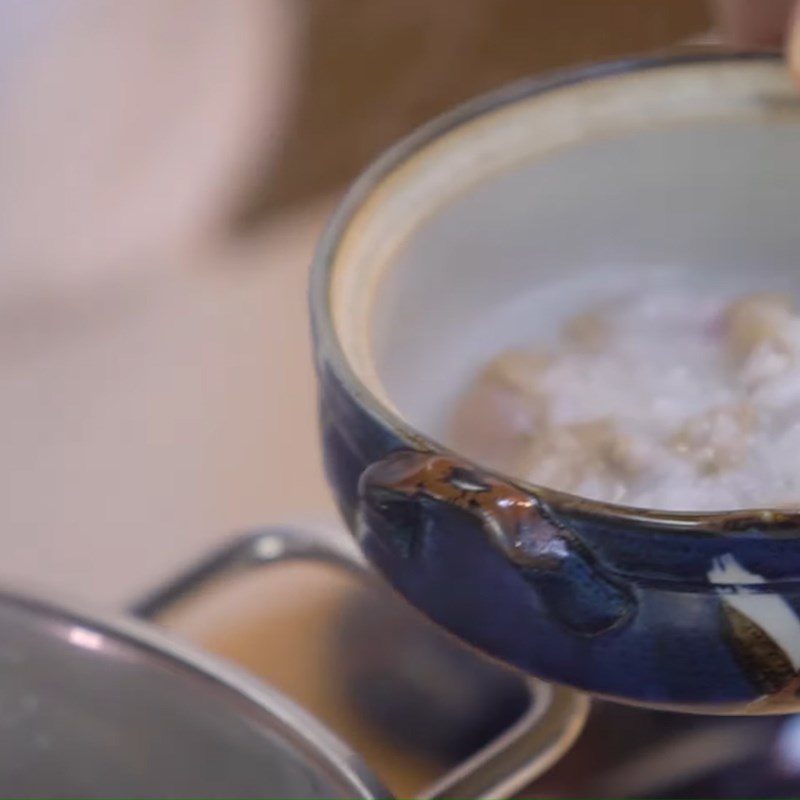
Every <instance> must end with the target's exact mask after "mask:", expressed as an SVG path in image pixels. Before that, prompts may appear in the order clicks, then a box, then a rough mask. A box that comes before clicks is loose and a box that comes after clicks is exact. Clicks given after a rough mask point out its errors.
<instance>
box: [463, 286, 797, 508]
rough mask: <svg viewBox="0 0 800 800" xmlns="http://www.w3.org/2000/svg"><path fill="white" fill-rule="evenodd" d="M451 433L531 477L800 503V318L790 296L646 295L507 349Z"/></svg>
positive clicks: (700, 501)
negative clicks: (541, 340)
mask: <svg viewBox="0 0 800 800" xmlns="http://www.w3.org/2000/svg"><path fill="white" fill-rule="evenodd" d="M449 441H450V443H451V444H452V445H454V446H455V447H457V448H458V449H460V450H461V451H462V452H464V453H465V454H466V455H468V456H470V457H471V458H475V459H476V460H480V461H481V462H483V463H487V464H489V465H490V466H492V467H494V468H496V469H499V470H502V471H504V472H507V473H509V474H512V475H515V476H517V477H519V478H522V479H524V480H526V481H529V482H532V483H535V484H539V485H543V486H549V487H552V488H556V489H562V490H565V491H568V492H572V493H574V494H579V495H583V496H585V497H589V498H593V499H598V500H606V501H610V502H615V503H623V504H626V505H631V506H640V507H650V508H661V509H673V510H678V509H680V510H698V511H699V510H722V509H735V508H748V507H765V506H775V507H800V469H799V468H798V467H799V466H800V455H798V454H800V316H798V315H797V314H796V311H795V308H794V306H793V302H792V300H791V299H790V298H789V297H788V296H784V295H780V294H751V295H747V296H742V297H737V298H733V299H728V300H725V301H722V300H719V299H718V297H710V296H704V295H703V293H698V292H692V291H690V290H688V289H687V290H680V289H670V290H668V291H662V292H657V293H646V292H642V293H641V294H639V295H628V296H626V297H624V298H618V299H615V300H611V301H607V302H603V303H602V304H599V305H597V306H595V307H588V308H585V309H583V310H582V311H581V313H579V314H578V315H576V316H574V317H573V318H572V319H570V320H568V321H567V322H566V323H565V324H564V326H563V328H562V330H561V331H560V335H559V336H558V338H557V340H556V341H555V342H554V343H552V344H549V345H547V346H542V347H537V346H535V345H531V346H530V347H523V348H519V349H514V350H510V351H507V352H504V353H501V354H500V355H499V356H497V357H496V358H494V359H492V360H491V361H490V362H489V363H488V364H486V365H485V367H484V368H483V369H482V370H481V372H480V374H479V375H477V376H475V378H474V380H473V381H472V382H471V384H470V386H469V387H468V389H467V390H466V391H465V393H464V394H463V395H462V396H461V397H460V399H459V401H458V403H457V408H456V413H455V414H454V416H453V422H452V426H451V429H450V431H449Z"/></svg>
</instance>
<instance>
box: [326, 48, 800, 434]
mask: <svg viewBox="0 0 800 800" xmlns="http://www.w3.org/2000/svg"><path fill="white" fill-rule="evenodd" d="M484 105H487V103H484ZM488 105H489V106H490V107H489V108H488V110H485V112H484V113H479V114H477V115H476V114H474V112H470V111H464V112H461V120H459V118H458V112H457V115H456V118H451V119H450V120H449V121H448V122H445V123H440V127H441V128H444V131H443V132H437V131H435V127H436V124H434V126H433V128H431V129H429V130H428V131H423V132H421V133H420V134H418V136H417V137H416V141H412V142H409V143H407V144H406V145H404V146H401V153H400V157H399V159H400V160H399V163H398V164H397V166H396V168H393V169H392V170H390V171H389V173H388V176H386V177H383V178H382V179H381V180H380V181H378V182H377V184H376V185H375V186H374V188H372V189H371V190H370V193H369V195H368V197H367V199H366V201H365V202H363V203H362V204H361V205H360V207H359V210H358V211H357V213H356V214H355V217H354V219H353V220H352V222H351V224H350V225H349V226H348V228H347V231H346V233H345V235H344V237H343V239H342V241H341V243H340V246H339V248H338V249H337V252H336V258H335V263H334V266H333V272H332V284H331V287H332V294H331V298H332V313H333V319H334V324H335V327H336V332H337V335H338V338H339V340H340V342H341V344H342V346H343V349H344V351H345V355H346V357H347V359H348V361H349V363H350V365H351V367H352V368H353V370H354V371H355V373H356V375H357V376H358V377H359V378H360V379H361V381H362V382H364V383H365V384H366V386H367V387H368V388H369V390H370V391H371V392H372V393H373V394H374V395H376V396H377V397H378V398H379V399H380V400H381V401H382V402H383V403H384V404H386V405H387V406H388V407H390V408H391V409H392V410H393V411H394V412H395V413H397V414H399V415H400V416H401V417H402V418H404V419H405V420H406V421H407V422H408V423H409V424H410V425H411V426H412V427H414V428H416V429H417V430H419V431H421V432H423V433H425V434H428V435H430V436H432V437H434V438H436V439H438V440H440V441H444V442H445V443H446V422H447V419H448V412H449V409H450V408H451V407H452V403H453V401H454V399H455V397H456V395H457V393H458V392H460V391H461V390H462V389H463V387H464V385H465V383H466V381H467V380H469V378H470V377H471V376H472V375H473V374H474V371H475V370H476V369H477V368H478V367H479V365H480V364H482V363H483V362H485V361H486V360H487V359H488V358H489V357H491V356H492V355H494V354H495V353H497V352H498V351H500V350H501V349H503V348H505V347H507V346H511V345H514V344H519V343H526V342H531V341H536V340H538V339H547V338H548V337H550V336H552V335H553V332H554V331H555V330H556V329H557V327H558V323H559V321H560V320H561V319H563V318H564V316H565V315H567V314H569V313H575V311H577V310H579V309H580V307H581V306H583V305H586V304H588V303H590V302H594V301H596V300H598V299H601V298H603V297H604V296H611V295H613V294H616V293H618V292H619V291H620V290H621V289H622V288H624V287H625V286H626V285H635V286H648V285H649V284H652V286H653V287H654V290H657V289H658V286H661V285H664V284H665V283H669V282H672V281H685V282H689V283H690V285H697V286H702V287H703V288H706V289H709V290H711V291H720V292H723V291H724V292H726V293H736V292H741V291H744V290H746V289H750V288H770V287H772V288H779V289H782V290H784V291H785V290H789V291H796V292H797V293H798V294H800V228H798V220H799V219H800V217H798V213H799V212H800V102H798V100H797V98H796V96H795V89H794V88H793V87H792V85H791V83H790V81H789V78H788V76H787V75H786V73H785V70H784V68H783V66H782V64H781V63H780V62H779V61H776V60H771V59H756V60H753V59H733V58H732V59H729V60H712V61H701V62H693V63H692V62H690V63H686V62H677V63H668V64H665V65H662V66H657V67H651V68H648V69H645V70H633V71H626V72H622V73H617V74H607V75H601V76H599V77H593V78H590V79H588V80H585V81H580V82H577V83H563V84H562V85H557V86H555V88H551V89H548V90H547V91H543V92H538V93H537V92H534V93H528V94H527V95H525V94H523V95H522V96H520V97H517V98H516V99H514V100H513V101H511V102H507V103H500V104H495V105H494V107H491V106H492V104H491V103H488ZM454 123H457V124H454ZM434 134H435V135H434ZM391 158H392V157H391V156H390V160H391ZM394 158H395V159H397V158H398V156H395V157H394Z"/></svg>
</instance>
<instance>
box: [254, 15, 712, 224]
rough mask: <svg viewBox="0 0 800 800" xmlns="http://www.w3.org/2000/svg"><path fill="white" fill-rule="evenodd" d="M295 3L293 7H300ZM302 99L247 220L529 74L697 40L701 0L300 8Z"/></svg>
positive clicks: (703, 22)
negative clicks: (466, 102)
mask: <svg viewBox="0 0 800 800" xmlns="http://www.w3.org/2000/svg"><path fill="white" fill-rule="evenodd" d="M297 3H298V5H300V4H301V0H297ZM302 5H303V9H304V12H305V17H304V19H305V22H304V26H303V28H304V45H303V55H302V58H301V66H300V70H301V74H300V82H299V97H298V98H297V99H296V101H295V107H294V112H293V114H292V116H291V122H290V124H289V126H288V134H287V135H286V137H285V139H284V142H283V147H282V151H281V153H280V157H279V160H278V169H277V173H273V174H272V175H271V176H270V182H269V187H268V188H265V189H264V190H263V191H262V192H261V193H260V194H259V195H258V196H257V197H256V198H255V199H254V203H253V207H252V208H251V209H250V214H255V213H256V212H263V211H264V210H265V209H274V208H277V207H282V206H286V205H296V204H299V203H303V202H305V201H306V200H307V199H308V198H309V197H313V196H315V195H317V194H320V193H325V192H328V191H331V190H335V189H337V188H339V187H341V186H342V185H343V184H345V183H346V182H347V181H349V180H351V179H352V177H353V176H354V175H355V174H356V173H357V172H359V171H360V170H361V169H362V168H363V167H364V166H365V164H366V163H368V162H369V161H370V160H371V159H373V158H374V157H375V156H376V154H377V153H379V152H380V151H381V150H383V149H384V148H386V147H387V146H388V145H389V144H391V143H392V142H393V141H394V140H396V139H397V138H399V137H400V136H403V135H405V134H406V133H408V132H409V131H410V130H412V129H413V128H415V127H416V126H417V125H419V124H420V123H422V122H424V121H426V120H427V119H429V118H431V117H432V116H434V115H436V114H439V113H440V112H442V111H444V110H446V109H448V108H450V107H452V106H453V105H455V104H457V103H460V102H462V101H463V100H466V99H468V98H470V97H472V96H474V95H476V94H479V93H481V92H486V91H488V90H490V89H493V88H496V87H498V86H501V85H502V84H504V83H507V82H509V81H512V80H516V79H518V78H520V77H523V76H526V75H532V74H536V73H541V72H543V71H545V70H552V69H556V68H561V67H565V66H571V65H575V64H578V63H584V62H590V61H597V60H600V59H609V58H616V57H620V56H623V55H629V54H633V53H644V52H648V51H652V50H655V49H658V48H663V47H666V46H670V45H672V44H673V43H675V42H676V41H679V40H682V39H685V38H686V37H689V36H694V35H696V34H698V33H702V32H704V31H705V30H706V29H707V27H708V24H709V22H708V16H707V12H706V3H705V2H704V0H303V2H302Z"/></svg>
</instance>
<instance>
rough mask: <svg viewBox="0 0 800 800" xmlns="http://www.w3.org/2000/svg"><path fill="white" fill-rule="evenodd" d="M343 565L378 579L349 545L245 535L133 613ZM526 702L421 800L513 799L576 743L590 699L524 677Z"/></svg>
mask: <svg viewBox="0 0 800 800" xmlns="http://www.w3.org/2000/svg"><path fill="white" fill-rule="evenodd" d="M297 560H300V561H313V562H317V563H322V564H328V565H331V566H336V567H341V568H343V569H345V570H347V571H349V572H352V573H354V574H355V575H357V576H359V577H360V578H362V579H364V580H367V581H374V580H376V579H377V575H376V573H374V572H373V571H372V570H371V568H370V567H369V566H368V565H367V563H366V561H365V560H364V558H363V556H362V555H361V553H360V551H359V550H358V548H357V547H356V546H355V543H354V542H353V541H352V540H351V539H350V538H349V537H346V536H339V537H336V538H335V539H334V538H333V537H329V536H323V535H322V534H320V533H317V532H314V531H308V530H300V529H294V528H284V527H275V528H266V529H264V530H261V531H256V532H254V533H249V534H245V535H244V536H241V537H239V538H237V539H234V540H233V541H232V542H231V543H229V544H228V545H226V546H224V547H223V548H222V549H220V550H218V551H217V552H215V553H212V554H211V555H210V556H209V557H207V558H206V559H204V560H202V561H201V562H199V563H198V564H197V565H196V566H194V567H192V568H190V569H189V570H187V571H186V572H185V573H183V574H181V575H178V576H177V577H176V578H175V579H174V580H173V581H172V582H171V583H169V584H167V585H165V586H163V587H161V588H159V589H157V590H156V591H154V592H152V593H151V594H150V595H149V596H147V597H145V598H144V599H142V600H141V601H140V602H138V603H136V604H134V605H133V606H132V608H131V611H132V612H133V613H134V614H136V615H137V616H139V617H143V618H145V619H148V620H151V621H156V622H157V621H158V618H159V617H160V616H161V615H162V614H165V613H166V612H168V611H170V610H172V608H173V607H174V606H177V605H179V604H181V603H182V602H184V601H186V600H189V599H191V597H192V596H193V595H194V594H195V593H196V592H200V591H201V590H203V589H204V588H206V587H207V586H209V585H210V584H212V583H216V582H217V581H220V580H223V579H227V578H231V577H233V576H235V575H236V574H239V573H241V572H242V571H246V570H250V569H253V568H255V567H260V566H265V565H266V566H269V565H274V564H280V563H283V562H288V561H297ZM523 680H524V681H525V685H526V687H527V689H528V691H529V693H530V696H531V703H530V706H529V708H528V710H527V711H526V712H525V714H523V716H522V717H521V718H520V719H519V720H518V721H517V722H515V723H514V725H512V726H511V728H509V729H508V730H507V731H505V732H504V733H503V734H502V735H501V736H500V737H499V738H498V739H496V740H495V741H493V742H490V743H489V744H488V745H486V746H485V747H484V748H482V749H481V750H479V751H478V752H477V753H476V754H475V755H473V756H471V757H470V758H469V759H468V760H467V761H465V762H464V763H462V764H460V765H459V766H457V767H456V768H455V769H453V770H451V771H450V772H449V773H447V774H446V775H445V776H444V777H443V778H441V779H440V780H438V781H437V782H436V783H435V784H434V785H432V786H430V787H428V788H426V789H425V790H424V791H423V792H422V793H421V794H420V795H419V797H420V799H421V800H438V798H442V799H443V798H450V799H451V800H452V799H453V798H462V797H463V798H467V797H470V798H497V799H498V800H499V799H500V798H505V797H512V796H513V795H514V794H516V793H517V792H518V791H520V790H521V789H522V788H524V787H525V786H526V785H527V784H529V783H531V782H532V781H533V780H535V779H536V778H538V777H539V776H540V775H541V774H543V773H544V772H545V771H546V770H547V769H549V768H550V767H551V766H553V764H555V762H556V761H558V759H559V758H561V756H562V755H563V754H564V753H565V752H566V751H567V750H568V749H569V748H570V747H571V745H572V744H573V742H574V741H575V740H576V739H577V737H578V735H579V734H580V732H581V730H582V729H583V725H584V723H585V721H586V716H587V713H588V710H589V701H588V698H587V697H586V696H585V695H583V694H581V693H579V692H576V691H573V690H571V689H567V688H565V687H561V686H551V685H550V684H547V683H544V682H543V681H540V680H537V679H536V678H530V677H525V678H523Z"/></svg>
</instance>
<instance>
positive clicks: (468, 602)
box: [312, 55, 800, 713]
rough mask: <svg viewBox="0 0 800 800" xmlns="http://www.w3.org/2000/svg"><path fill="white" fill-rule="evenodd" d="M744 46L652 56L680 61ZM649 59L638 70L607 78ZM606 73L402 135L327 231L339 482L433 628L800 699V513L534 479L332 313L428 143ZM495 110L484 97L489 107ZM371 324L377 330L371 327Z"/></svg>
mask: <svg viewBox="0 0 800 800" xmlns="http://www.w3.org/2000/svg"><path fill="white" fill-rule="evenodd" d="M721 58H730V59H731V60H736V59H737V58H739V59H752V58H754V57H753V56H751V55H739V56H729V57H722V56H686V55H684V56H681V57H677V58H673V59H666V60H663V61H654V62H647V63H646V64H643V65H641V68H642V69H665V70H668V69H669V68H670V67H671V66H672V65H674V64H681V65H685V64H687V63H693V64H696V65H697V67H698V69H700V70H702V65H703V63H705V62H706V61H712V62H713V61H715V60H717V61H718V60H720V59H721ZM630 69H636V65H632V64H630V63H627V64H623V65H612V66H611V67H603V68H601V69H600V71H599V74H601V75H603V76H606V77H607V76H608V75H609V74H612V75H613V74H614V73H615V72H619V71H625V70H630ZM596 74H598V73H595V72H593V71H591V70H590V71H588V72H584V73H581V74H578V75H572V76H569V77H568V78H564V77H563V76H562V77H560V78H558V79H557V80H555V81H553V82H551V83H548V82H543V83H542V82H538V83H534V84H532V85H531V86H528V87H522V88H519V87H517V88H516V89H515V90H514V91H513V92H511V93H510V94H501V95H500V96H498V97H496V98H489V99H488V100H487V99H484V100H482V101H480V103H479V105H478V106H477V108H476V106H472V107H469V108H467V109H465V110H464V111H463V112H461V114H460V116H459V113H458V112H457V113H456V115H455V116H451V117H448V118H447V119H446V120H444V121H443V122H442V123H441V124H440V125H439V129H438V130H437V128H436V126H433V127H432V128H428V129H427V131H425V132H424V133H423V134H421V135H420V136H418V137H417V138H416V139H414V138H412V139H411V140H410V141H408V142H406V143H404V144H402V145H400V146H399V148H398V149H397V150H396V151H394V152H393V153H391V154H390V155H389V156H387V157H386V158H385V159H384V160H383V161H382V162H379V164H378V165H376V167H375V168H374V169H373V170H372V172H371V173H369V174H368V175H367V176H366V177H365V178H364V179H362V181H361V183H360V184H359V186H358V187H357V188H356V190H355V191H354V193H353V194H351V196H350V197H349V199H348V200H347V201H346V203H345V205H344V206H343V209H342V211H341V212H340V214H339V215H338V217H337V218H335V220H334V222H333V224H332V226H331V228H330V229H329V230H328V232H327V234H326V237H325V239H324V240H323V244H322V247H321V250H320V254H319V258H318V262H317V265H316V269H315V275H314V281H313V286H312V318H313V323H314V334H315V342H316V348H317V367H318V374H319V382H320V418H321V425H322V436H323V443H324V450H325V462H326V471H327V475H328V479H329V481H330V484H331V486H332V488H333V491H334V494H335V495H336V498H337V501H338V503H339V507H340V509H341V511H342V513H343V515H344V517H345V519H346V520H347V523H348V525H349V526H350V528H351V529H352V530H353V532H354V533H355V534H356V535H357V536H358V538H359V540H360V542H361V545H362V547H363V549H364V552H365V553H366V555H367V556H368V558H369V559H370V560H371V561H372V562H373V564H375V565H376V566H377V567H378V569H379V570H380V571H381V572H382V573H383V574H384V575H385V576H386V577H387V578H388V580H389V581H390V582H391V583H392V584H393V585H394V586H395V587H396V588H397V589H398V590H399V591H400V592H401V593H402V594H403V595H404V596H405V597H406V598H407V599H408V600H409V601H410V602H412V603H413V604H414V605H416V606H417V607H419V608H420V609H422V610H423V611H424V612H425V613H427V614H428V615H429V616H430V617H432V618H433V619H434V620H435V621H437V622H438V623H440V624H441V625H443V626H444V627H446V628H447V629H449V630H450V631H452V632H453V633H455V634H457V635H459V636H460V637H462V638H463V639H465V640H466V641H468V642H470V643H472V644H474V645H476V646H478V647H479V648H481V649H483V650H485V651H486V652H489V653H491V654H493V655H495V656H497V657H499V658H501V659H503V660H505V661H507V662H510V663H512V664H514V665H516V666H518V667H521V668H522V669H524V670H526V671H528V672H530V673H533V674H535V675H538V676H541V677H544V678H546V679H548V680H552V681H557V682H562V683H565V684H568V685H571V686H575V687H578V688H581V689H585V690H588V691H590V692H594V693H597V694H600V695H603V696H608V697H613V698H617V699H620V700H623V701H626V702H634V703H642V704H646V705H652V706H659V707H672V708H677V709H684V710H696V711H703V712H706V713H709V712H710V713H717V712H719V713H776V712H777V713H782V712H789V711H797V710H800V700H798V698H797V696H796V694H797V690H798V688H799V687H800V677H799V676H800V621H799V620H798V614H800V595H799V594H798V592H800V518H798V516H797V515H796V514H794V513H783V512H777V511H769V510H767V511H743V512H731V513H725V512H722V513H711V514H681V513H666V512H657V511H649V510H637V509H626V508H622V507H617V506H612V505H608V504H603V503H599V502H594V501H588V500H582V499H580V498H575V497H572V496H570V495H566V494H563V493H559V492H555V491H551V490H547V489H542V488H537V487H533V486H526V485H523V484H519V483H516V482H515V481H512V480H510V479H508V478H505V477H503V476H500V475H496V474H493V473H492V472H490V471H488V470H484V469H482V468H481V467H480V466H478V465H475V464H471V463H469V462H468V461H466V460H464V459H462V458H460V457H459V456H457V455H456V454H453V453H451V452H449V451H448V450H446V449H445V448H444V447H442V446H440V445H438V444H437V443H436V442H435V441H434V440H433V439H429V438H428V437H425V436H423V435H422V434H420V433H418V432H417V431H415V430H414V429H413V428H411V426H410V425H408V424H406V423H405V422H404V421H403V420H402V419H401V418H400V417H399V415H398V414H397V412H396V411H395V410H394V409H393V408H392V407H390V406H389V405H388V404H385V403H383V402H382V401H381V400H380V399H378V396H377V395H376V393H375V392H374V391H370V389H369V388H367V387H366V386H365V384H364V382H363V381H362V380H360V379H359V378H357V377H356V373H357V370H356V369H354V367H353V364H352V363H351V360H350V359H349V356H348V355H347V354H346V352H345V350H346V349H347V348H346V347H345V348H343V347H342V345H341V344H340V336H339V335H337V332H336V331H335V329H334V328H335V326H334V322H333V319H332V315H331V308H330V306H331V285H332V276H331V271H332V269H333V267H332V265H333V263H334V261H335V258H334V255H335V252H336V248H337V246H338V244H339V241H340V238H341V237H342V236H343V233H344V232H345V231H346V230H347V229H348V223H349V221H350V218H351V216H352V215H353V214H354V213H355V212H356V211H357V209H358V208H359V207H360V206H361V204H363V203H364V202H366V200H367V199H368V198H369V196H370V194H371V192H372V191H373V190H374V189H375V187H377V186H378V185H379V184H381V182H382V181H383V180H384V179H385V178H386V176H387V175H391V173H392V171H393V169H394V168H395V167H396V166H397V165H398V164H401V163H402V162H403V161H404V160H405V159H407V158H408V157H409V156H410V155H412V154H413V153H414V152H415V150H416V149H418V148H420V147H422V146H423V145H425V144H426V143H428V142H429V141H430V140H435V139H436V137H437V136H439V135H441V134H442V133H443V132H445V131H448V130H452V129H453V128H454V127H455V126H457V125H458V124H460V123H464V122H467V121H469V120H471V119H473V118H474V117H475V116H476V115H480V113H482V110H483V111H486V110H487V109H491V108H493V107H496V106H497V105H502V104H508V103H513V102H515V100H518V99H520V98H525V97H526V96H529V95H532V94H535V93H541V92H545V91H547V90H548V89H550V88H553V87H559V86H560V87H563V86H564V85H569V83H570V82H573V83H574V82H579V81H591V80H592V79H593V77H595V75H596ZM481 104H482V105H481ZM365 335H366V334H365Z"/></svg>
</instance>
